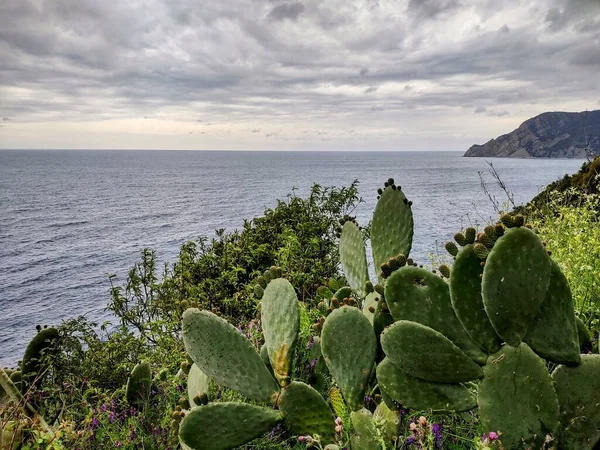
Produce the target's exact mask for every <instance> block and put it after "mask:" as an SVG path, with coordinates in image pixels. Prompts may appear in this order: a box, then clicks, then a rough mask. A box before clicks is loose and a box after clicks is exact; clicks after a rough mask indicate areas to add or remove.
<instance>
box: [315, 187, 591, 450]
mask: <svg viewBox="0 0 600 450" xmlns="http://www.w3.org/2000/svg"><path fill="white" fill-rule="evenodd" d="M378 194H379V201H378V203H377V206H376V208H375V212H374V214H373V222H372V223H373V226H372V229H371V246H372V248H373V260H374V262H375V264H376V267H377V268H378V269H380V271H378V281H379V283H378V284H377V285H376V286H374V291H373V292H374V293H376V294H377V295H378V297H379V298H378V299H377V301H375V298H369V296H370V295H372V294H373V292H367V290H366V289H365V287H366V286H368V285H369V284H372V283H371V282H370V281H369V280H368V274H366V275H361V274H364V273H365V271H363V269H362V268H363V267H364V264H365V263H364V261H363V260H364V259H365V250H364V248H362V249H361V248H359V245H358V238H357V235H356V229H357V227H358V226H357V225H356V223H355V222H354V221H352V222H350V223H346V224H344V227H343V228H342V232H341V237H340V259H341V262H342V268H343V270H344V273H345V274H346V276H347V278H348V280H349V282H350V279H351V277H349V276H348V271H349V270H353V271H354V272H353V275H352V283H351V284H350V286H351V288H352V290H353V291H354V293H355V296H357V297H358V299H359V300H362V301H363V311H364V315H365V316H366V317H367V321H365V322H369V323H371V324H372V326H373V331H368V332H367V331H366V330H363V328H361V327H359V326H358V325H357V322H353V323H352V327H346V328H347V329H346V331H345V332H346V333H347V334H346V335H345V337H344V335H342V334H340V333H341V332H340V331H339V330H340V329H341V327H340V325H338V323H342V321H341V320H340V319H341V316H342V314H341V312H342V310H343V308H342V309H340V312H339V313H338V311H336V312H335V314H330V315H329V316H328V317H327V319H326V320H325V323H324V325H323V336H322V337H323V340H324V344H326V343H327V334H328V333H329V331H328V330H330V329H331V330H332V334H333V332H334V331H335V334H334V335H335V336H336V339H337V340H338V341H342V342H349V343H352V344H351V345H348V346H347V347H345V346H339V351H340V352H341V353H342V355H336V358H337V359H338V360H339V361H340V363H339V364H340V367H343V369H342V370H341V369H339V368H336V366H335V365H333V364H332V363H331V362H328V358H329V359H332V358H331V356H330V355H328V354H327V353H326V350H327V346H326V345H324V348H323V352H324V355H325V360H326V362H328V366H329V368H330V371H331V373H332V375H333V377H334V379H335V380H336V382H337V383H338V385H339V386H340V387H341V389H342V392H343V393H344V394H345V395H344V398H345V400H346V403H347V404H348V405H349V406H350V407H351V408H352V407H354V406H356V402H355V395H354V394H353V391H352V389H348V388H347V387H345V384H347V381H346V380H347V378H348V377H350V376H351V375H352V369H354V370H358V368H359V367H365V366H367V365H368V364H369V363H370V361H371V358H372V353H373V350H372V349H373V347H374V346H377V347H379V353H378V354H377V356H376V357H375V361H377V362H378V363H377V364H376V369H375V374H376V378H375V379H374V380H371V381H370V383H371V385H373V384H374V383H375V382H376V383H377V386H378V388H379V390H380V391H381V395H382V398H383V399H384V400H386V401H385V403H386V404H388V406H390V407H392V408H393V407H394V406H395V403H399V404H401V405H402V406H404V407H409V408H415V409H430V410H436V411H466V410H470V409H474V408H479V410H478V412H479V416H480V418H481V420H482V422H483V424H484V427H485V429H487V430H490V431H495V432H500V433H501V435H500V436H501V440H502V444H503V446H504V448H510V449H525V448H541V447H542V446H543V445H544V443H546V444H547V443H548V442H551V441H552V442H557V444H558V447H559V448H565V449H571V448H573V449H589V450H591V449H592V448H594V445H596V443H597V442H598V441H599V440H600V433H599V432H598V429H600V407H599V406H598V405H599V403H598V398H597V392H598V384H597V383H598V382H597V380H598V379H600V356H599V355H584V356H582V355H580V346H581V345H586V344H585V343H586V342H587V341H589V333H587V332H586V330H585V327H583V328H582V323H581V322H580V321H579V322H578V319H576V316H575V313H574V309H573V301H572V298H571V293H570V290H569V286H568V283H567V280H566V278H565V277H564V275H563V274H562V272H561V271H560V268H559V266H558V265H557V264H556V263H555V262H553V261H552V259H551V255H550V254H549V252H547V251H546V248H545V244H544V243H543V242H542V241H541V240H540V239H539V237H538V236H537V234H536V233H535V232H534V231H533V230H531V227H530V226H528V225H527V224H526V223H525V219H524V217H523V216H520V215H503V216H502V217H501V219H500V222H498V223H496V224H493V225H489V226H486V227H485V228H484V229H483V230H482V231H480V232H479V233H478V232H477V230H476V229H475V228H474V227H469V228H467V229H465V230H464V231H462V232H459V233H456V235H455V236H454V240H455V242H448V243H447V244H446V245H445V247H446V250H447V251H448V253H449V254H450V255H451V256H452V257H453V260H454V264H453V265H452V267H449V266H444V265H443V266H440V267H439V268H438V270H439V273H440V274H441V277H440V276H437V274H436V272H435V271H434V273H432V272H429V271H427V270H425V269H423V268H422V267H416V266H415V264H414V262H412V261H411V260H410V258H409V257H408V255H409V251H410V242H411V241H412V236H413V231H412V226H413V220H412V213H411V212H410V205H409V202H407V201H405V197H404V194H402V193H401V191H400V190H399V189H398V188H396V187H395V184H394V183H393V180H388V183H386V187H385V189H382V190H380V191H379V192H378ZM350 247H351V248H350ZM352 258H355V259H357V260H356V261H352ZM356 267H360V268H361V269H360V271H357V270H355V268H356ZM358 275H361V276H363V278H362V280H359V276H358ZM365 308H366V309H365ZM348 322H350V321H349V320H348ZM357 333H361V335H362V336H361V337H362V340H361V339H359V338H358V337H357V336H355V335H356V334H357ZM373 334H374V336H375V337H376V341H375V344H374V345H373V343H372V342H371V341H372V339H371V336H372V335H373ZM366 336H369V339H368V342H367V341H366ZM344 352H348V353H351V354H350V355H343V353H344ZM358 355H360V357H363V358H365V360H364V361H361V360H359V359H358V358H359V356H358ZM352 358H354V359H352ZM367 358H368V359H367ZM347 361H352V362H353V365H352V369H351V368H349V367H348V366H349V365H348V363H347ZM342 363H343V364H342ZM547 363H552V364H550V365H549V364H547ZM556 365H557V366H556ZM547 367H556V368H554V370H553V371H552V372H550V371H549V370H548V368H547ZM362 370H363V372H362V373H364V374H366V372H367V370H366V369H364V368H363V369H362ZM340 371H343V372H344V374H343V375H342V374H340V373H339V372H340ZM352 380H353V381H352V383H351V384H352V385H353V386H355V387H356V386H360V387H364V386H365V385H366V384H368V383H369V378H368V377H367V378H366V380H367V381H366V382H364V380H363V379H360V378H358V377H356V376H355V377H354V378H352ZM345 391H348V393H347V394H346V392H345ZM392 400H393V402H392ZM365 417H366V414H356V415H355V421H356V423H355V424H354V427H355V429H357V430H362V434H364V436H363V438H362V439H357V440H355V441H353V445H354V444H356V448H358V449H360V450H362V449H369V448H371V446H370V445H371V444H369V442H371V440H370V439H369V438H368V436H369V435H370V434H371V433H370V431H369V430H370V429H371V428H370V426H367V425H365V424H364V423H363V421H364V420H365ZM353 422H354V420H353ZM359 434H361V432H359ZM360 442H362V444H358V443H360ZM354 448H355V447H354V446H353V449H354ZM373 448H375V447H373Z"/></svg>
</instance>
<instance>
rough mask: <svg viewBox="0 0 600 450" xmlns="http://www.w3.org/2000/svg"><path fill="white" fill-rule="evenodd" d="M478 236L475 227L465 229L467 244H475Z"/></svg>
mask: <svg viewBox="0 0 600 450" xmlns="http://www.w3.org/2000/svg"><path fill="white" fill-rule="evenodd" d="M476 236H477V230H475V228H473V227H469V228H467V229H466V230H465V242H466V243H467V244H473V243H474V242H475V237H476Z"/></svg>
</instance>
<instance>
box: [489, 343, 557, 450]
mask: <svg viewBox="0 0 600 450" xmlns="http://www.w3.org/2000/svg"><path fill="white" fill-rule="evenodd" d="M483 371H484V378H483V381H482V382H481V383H479V392H478V397H477V403H478V404H479V416H480V418H481V421H482V423H483V427H484V429H485V430H491V431H496V432H501V433H502V434H501V437H500V439H501V441H502V445H503V446H504V448H506V449H511V450H512V449H514V450H521V449H522V450H525V449H532V448H535V449H538V448H542V445H543V443H544V441H545V440H546V436H548V435H550V436H552V437H553V438H557V437H558V435H557V428H558V427H557V426H558V418H559V416H558V399H557V397H556V393H555V391H554V387H553V385H552V380H551V378H550V374H549V373H548V370H547V369H546V366H545V364H544V361H543V360H542V359H541V358H539V357H538V356H537V355H536V354H535V353H534V352H533V351H532V350H531V349H530V348H529V346H528V345H527V344H525V343H523V344H521V345H519V346H518V347H516V348H515V347H511V346H510V345H504V346H503V347H502V348H501V349H500V350H499V351H498V352H497V353H494V354H493V355H490V357H489V360H488V363H487V364H486V365H485V367H484V368H483Z"/></svg>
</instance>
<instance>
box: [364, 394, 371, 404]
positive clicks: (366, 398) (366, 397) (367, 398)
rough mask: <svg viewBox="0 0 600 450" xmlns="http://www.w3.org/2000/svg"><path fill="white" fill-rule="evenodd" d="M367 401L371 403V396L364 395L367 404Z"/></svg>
mask: <svg viewBox="0 0 600 450" xmlns="http://www.w3.org/2000/svg"><path fill="white" fill-rule="evenodd" d="M369 403H371V397H369V396H368V395H365V405H368V404H369Z"/></svg>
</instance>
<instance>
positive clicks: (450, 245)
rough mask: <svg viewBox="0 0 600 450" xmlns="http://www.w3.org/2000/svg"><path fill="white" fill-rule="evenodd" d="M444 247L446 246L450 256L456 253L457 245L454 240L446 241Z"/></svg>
mask: <svg viewBox="0 0 600 450" xmlns="http://www.w3.org/2000/svg"><path fill="white" fill-rule="evenodd" d="M444 247H446V250H447V251H448V253H450V255H451V256H456V255H458V247H457V246H456V244H455V243H454V242H446V244H445V245H444Z"/></svg>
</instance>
